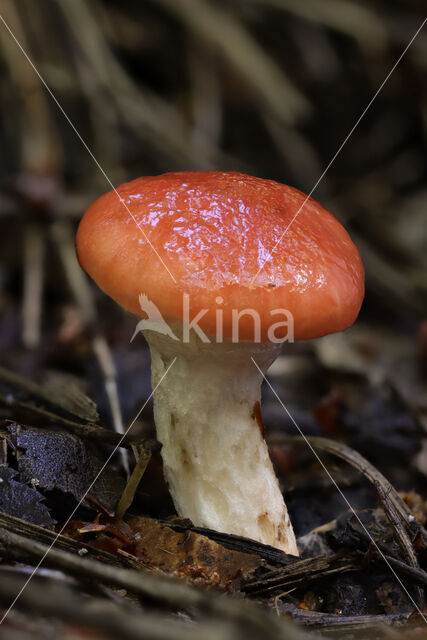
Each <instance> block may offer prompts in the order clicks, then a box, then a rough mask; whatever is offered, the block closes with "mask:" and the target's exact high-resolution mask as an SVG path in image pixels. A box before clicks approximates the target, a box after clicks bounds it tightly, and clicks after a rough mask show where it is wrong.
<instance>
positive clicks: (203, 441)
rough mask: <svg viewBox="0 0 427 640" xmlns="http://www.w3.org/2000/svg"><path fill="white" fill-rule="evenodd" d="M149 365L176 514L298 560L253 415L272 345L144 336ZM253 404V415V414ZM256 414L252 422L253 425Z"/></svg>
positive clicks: (274, 352) (150, 333) (259, 426)
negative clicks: (255, 542) (294, 556)
mask: <svg viewBox="0 0 427 640" xmlns="http://www.w3.org/2000/svg"><path fill="white" fill-rule="evenodd" d="M143 333H144V336H145V338H146V339H147V341H148V344H149V346H150V351H151V359H152V364H151V367H152V385H153V388H155V386H156V385H157V384H158V383H159V381H160V379H161V378H162V376H163V375H164V373H165V371H166V369H167V368H168V367H169V366H170V364H171V363H172V361H173V359H174V358H175V362H174V363H173V365H172V366H171V368H170V370H169V371H168V373H167V376H166V378H165V380H164V381H162V383H161V384H160V385H159V387H158V388H157V390H156V392H155V394H154V418H155V422H156V428H157V437H158V439H159V441H160V442H161V444H162V457H163V464H164V472H165V477H166V480H167V482H168V485H169V489H170V492H171V495H172V498H173V500H174V503H175V507H176V509H177V512H178V513H179V514H180V515H181V516H183V517H185V518H190V519H191V520H192V522H193V523H194V524H195V525H196V526H201V527H207V528H209V529H215V530H217V531H222V532H225V533H231V534H236V535H240V536H245V537H247V538H252V539H254V540H257V541H259V542H262V543H264V544H269V545H272V546H274V547H277V548H279V549H282V550H283V551H285V552H286V553H289V554H293V555H298V549H297V546H296V541H295V536H294V532H293V529H292V525H291V523H290V520H289V516H288V512H287V509H286V505H285V503H284V500H283V496H282V493H281V491H280V488H279V485H278V481H277V478H276V476H275V473H274V471H273V467H272V464H271V461H270V458H269V455H268V450H267V445H266V443H265V440H264V438H263V434H262V424H258V421H260V416H259V405H257V403H259V401H260V396H261V382H262V376H261V374H260V373H259V371H258V370H257V368H256V367H255V365H254V363H253V362H252V360H251V356H252V357H254V359H255V360H256V362H257V364H258V365H259V366H260V368H261V369H262V370H266V369H267V368H268V367H269V365H270V364H271V362H272V361H273V360H274V359H275V358H276V356H277V355H278V350H279V348H280V347H279V346H278V345H274V344H271V343H262V344H255V345H254V344H249V343H238V344H233V343H222V344H212V343H209V344H206V343H201V342H200V341H199V340H198V339H197V340H194V341H193V342H191V343H189V344H183V343H182V342H177V341H175V340H173V339H171V338H169V337H167V336H164V335H161V334H159V333H156V332H153V331H144V332H143ZM257 406H258V411H257ZM257 414H258V420H257Z"/></svg>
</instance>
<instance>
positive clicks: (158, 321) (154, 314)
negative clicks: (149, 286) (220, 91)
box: [130, 293, 179, 342]
mask: <svg viewBox="0 0 427 640" xmlns="http://www.w3.org/2000/svg"><path fill="white" fill-rule="evenodd" d="M139 305H140V307H141V309H142V310H143V312H144V313H146V314H147V317H146V318H143V319H142V320H140V321H139V322H138V324H137V325H136V328H135V332H134V334H133V336H132V338H131V340H130V341H131V342H132V340H133V339H134V338H135V336H136V335H137V334H138V333H139V332H140V331H143V330H144V329H149V330H150V331H157V333H162V334H163V335H164V336H169V337H170V338H172V339H173V340H179V338H177V336H176V335H175V334H174V332H173V331H172V329H171V328H170V326H169V325H168V324H167V322H165V320H164V319H163V316H162V314H161V313H160V311H159V309H158V307H157V306H156V305H155V304H154V302H151V300H149V299H148V298H147V296H146V295H145V293H141V295H140V296H139Z"/></svg>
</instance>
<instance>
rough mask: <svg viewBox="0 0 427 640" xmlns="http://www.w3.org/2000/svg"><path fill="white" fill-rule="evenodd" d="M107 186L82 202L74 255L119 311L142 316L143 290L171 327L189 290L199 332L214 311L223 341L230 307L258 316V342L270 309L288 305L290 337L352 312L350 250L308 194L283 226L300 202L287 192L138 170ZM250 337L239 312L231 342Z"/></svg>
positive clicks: (356, 296) (238, 178) (355, 296)
mask: <svg viewBox="0 0 427 640" xmlns="http://www.w3.org/2000/svg"><path fill="white" fill-rule="evenodd" d="M117 193H118V194H119V196H120V198H121V199H122V200H123V201H124V203H125V204H126V207H127V208H128V209H129V211H130V212H131V214H132V215H130V214H129V212H128V211H127V209H126V207H125V206H124V205H123V203H122V202H120V199H119V197H118V195H117ZM117 193H116V192H114V191H110V192H109V193H106V194H105V195H103V196H101V197H100V198H98V199H97V200H96V201H95V202H94V203H93V204H92V205H91V206H90V207H89V208H88V210H87V211H86V213H85V215H84V216H83V219H82V221H81V223H80V226H79V230H78V234H77V253H78V258H79V261H80V264H81V266H82V267H83V268H84V269H85V270H86V271H87V272H88V273H89V275H90V276H91V277H92V278H93V279H94V280H95V282H96V283H97V284H98V285H99V287H100V288H101V289H102V290H103V291H105V293H107V294H108V295H109V296H111V297H112V298H113V299H114V300H116V301H117V302H118V303H119V304H121V305H122V306H123V307H125V308H126V309H127V310H129V311H131V312H133V313H135V314H137V315H139V316H142V317H144V315H145V314H144V313H143V312H142V311H141V307H140V304H139V296H140V295H141V294H145V295H146V296H147V298H148V299H149V300H150V301H152V302H153V303H154V304H155V305H156V306H157V307H158V309H159V310H160V312H161V314H162V316H163V318H164V319H165V321H166V322H168V323H169V324H172V325H179V324H181V323H182V317H183V309H182V306H183V294H184V293H187V294H188V296H189V297H188V301H189V308H190V318H193V317H194V316H195V315H196V314H197V313H199V312H201V311H204V310H206V311H205V313H204V314H203V316H202V317H201V319H200V320H199V321H198V325H199V326H200V327H201V329H202V330H203V331H205V332H206V333H207V334H211V335H215V331H216V327H217V320H218V315H217V311H218V310H221V312H222V315H221V321H222V323H223V335H224V338H229V337H231V322H232V311H233V309H234V310H236V312H238V311H242V310H244V309H251V310H253V311H254V312H255V313H256V314H259V317H260V320H261V331H262V338H263V339H267V331H268V329H269V327H271V326H272V325H274V324H275V323H277V322H278V320H279V317H278V315H277V314H276V315H274V313H273V314H272V311H273V312H274V310H277V309H286V310H288V311H289V312H291V313H292V315H293V319H294V335H295V338H296V339H299V338H314V337H317V336H321V335H325V334H328V333H333V332H335V331H340V330H342V329H345V328H346V327H348V326H349V325H350V324H352V323H353V322H354V320H355V319H356V317H357V314H358V312H359V309H360V305H361V303H362V300H363V295H364V270H363V265H362V262H361V259H360V256H359V252H358V250H357V248H356V247H355V245H354V244H353V242H352V241H351V239H350V237H349V235H348V233H347V232H346V230H345V229H344V228H343V226H342V225H341V224H340V223H339V222H338V221H337V220H336V219H335V218H334V217H333V216H332V215H331V214H330V213H328V212H327V211H326V210H325V209H324V208H323V207H322V206H321V205H320V204H319V203H317V202H316V201H315V200H313V199H311V198H310V199H309V200H308V201H307V203H306V204H305V205H304V207H303V208H302V210H301V211H300V212H299V214H298V215H297V217H296V218H295V220H293V222H292V223H291V221H292V219H293V218H294V216H295V215H296V213H297V212H298V210H299V208H300V207H301V205H302V204H303V202H304V199H305V195H304V194H303V193H301V192H300V191H298V190H297V189H293V188H292V187H288V186H286V185H282V184H279V183H277V182H273V181H271V180H263V179H260V178H255V177H252V176H247V175H244V174H239V173H223V172H214V171H208V172H179V173H169V174H164V175H160V176H153V177H142V178H138V179H137V180H133V181H132V182H128V183H126V184H123V185H121V186H120V187H118V189H117ZM290 223H291V224H290ZM289 224H290V227H289V229H288V230H287V231H286V233H285V235H283V233H284V231H285V230H286V229H287V226H288V225H289ZM282 236H283V237H282ZM279 240H280V242H279V244H278V246H277V248H276V249H275V250H274V247H275V246H276V243H277V242H278V241H279ZM154 249H155V251H154ZM273 250H274V252H273ZM158 256H160V257H161V259H162V261H163V262H164V265H166V267H167V269H166V268H165V266H164V265H163V264H162V262H161V260H160V259H159V257H158ZM260 267H262V268H261V271H259V270H260ZM168 270H169V272H170V273H168ZM170 274H172V275H173V278H174V279H175V281H174V279H173V278H172V277H171V275H170ZM257 274H258V275H257ZM255 276H256V278H255V280H254V277H255ZM253 334H254V320H253V318H252V317H251V316H250V314H246V315H245V316H243V315H242V316H241V319H240V322H239V338H240V339H243V340H251V339H252V337H251V336H253ZM279 334H280V329H279V330H278V331H277V332H276V334H275V335H276V336H278V335H279Z"/></svg>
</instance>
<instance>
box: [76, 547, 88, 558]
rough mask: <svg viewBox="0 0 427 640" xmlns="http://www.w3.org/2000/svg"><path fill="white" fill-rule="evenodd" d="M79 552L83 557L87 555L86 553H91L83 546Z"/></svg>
mask: <svg viewBox="0 0 427 640" xmlns="http://www.w3.org/2000/svg"><path fill="white" fill-rule="evenodd" d="M77 553H78V554H79V556H80V557H83V556H85V555H86V554H87V553H89V552H88V550H87V549H85V548H84V547H83V548H82V549H79V550H78V552H77Z"/></svg>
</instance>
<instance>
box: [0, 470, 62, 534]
mask: <svg viewBox="0 0 427 640" xmlns="http://www.w3.org/2000/svg"><path fill="white" fill-rule="evenodd" d="M17 475H18V472H17V471H15V469H10V468H9V467H6V466H0V511H2V512H4V513H8V514H9V515H11V516H15V517H16V518H21V519H22V520H26V521H27V522H32V523H33V524H37V525H39V526H41V527H51V528H53V527H54V525H55V520H53V519H52V518H51V516H50V514H49V511H48V509H47V507H46V505H44V504H43V503H42V501H43V500H44V497H43V496H42V494H41V493H39V492H38V491H37V489H33V488H32V487H28V486H27V485H25V484H23V483H22V482H19V480H17V479H16V476H17Z"/></svg>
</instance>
